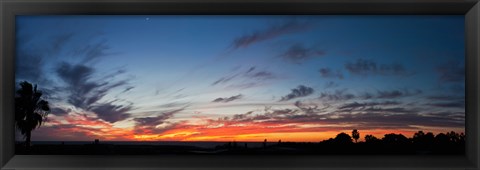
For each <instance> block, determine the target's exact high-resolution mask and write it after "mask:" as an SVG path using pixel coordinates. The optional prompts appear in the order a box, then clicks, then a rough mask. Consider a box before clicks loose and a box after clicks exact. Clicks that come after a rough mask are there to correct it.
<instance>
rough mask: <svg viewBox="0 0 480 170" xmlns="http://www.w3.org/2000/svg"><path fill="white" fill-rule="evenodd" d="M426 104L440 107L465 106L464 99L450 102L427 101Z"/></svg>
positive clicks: (461, 107)
mask: <svg viewBox="0 0 480 170" xmlns="http://www.w3.org/2000/svg"><path fill="white" fill-rule="evenodd" d="M427 105H428V106H434V107H441V108H460V109H463V108H465V101H451V102H436V103H428V104H427Z"/></svg>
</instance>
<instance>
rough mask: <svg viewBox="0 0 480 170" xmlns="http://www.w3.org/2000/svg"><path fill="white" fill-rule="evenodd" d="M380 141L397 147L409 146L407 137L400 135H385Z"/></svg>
mask: <svg viewBox="0 0 480 170" xmlns="http://www.w3.org/2000/svg"><path fill="white" fill-rule="evenodd" d="M382 141H383V142H384V143H386V144H390V145H392V144H393V145H398V144H409V143H410V142H409V140H408V138H407V137H405V136H403V135H402V134H394V133H390V134H385V136H384V137H383V139H382Z"/></svg>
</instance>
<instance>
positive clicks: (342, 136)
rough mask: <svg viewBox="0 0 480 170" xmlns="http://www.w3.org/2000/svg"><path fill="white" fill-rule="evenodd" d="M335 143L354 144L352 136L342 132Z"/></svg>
mask: <svg viewBox="0 0 480 170" xmlns="http://www.w3.org/2000/svg"><path fill="white" fill-rule="evenodd" d="M334 140H335V143H336V144H350V143H352V137H350V135H348V134H346V133H344V132H342V133H339V134H338V135H337V136H336V137H335V139H334Z"/></svg>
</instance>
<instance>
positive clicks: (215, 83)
mask: <svg viewBox="0 0 480 170" xmlns="http://www.w3.org/2000/svg"><path fill="white" fill-rule="evenodd" d="M237 76H238V74H234V75H228V76H225V77H221V78H220V79H218V80H216V81H215V82H213V83H212V86H215V85H217V84H224V83H227V82H229V81H231V80H233V79H234V78H235V77H237Z"/></svg>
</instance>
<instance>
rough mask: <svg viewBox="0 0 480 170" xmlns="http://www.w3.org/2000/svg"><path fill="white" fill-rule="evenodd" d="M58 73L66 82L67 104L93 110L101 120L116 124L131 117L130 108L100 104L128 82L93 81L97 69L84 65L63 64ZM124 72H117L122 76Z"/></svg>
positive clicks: (57, 70)
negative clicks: (108, 95) (114, 89)
mask: <svg viewBox="0 0 480 170" xmlns="http://www.w3.org/2000/svg"><path fill="white" fill-rule="evenodd" d="M56 73H57V75H58V76H59V78H60V79H61V80H63V81H64V82H65V87H64V89H65V90H66V92H67V93H66V94H67V102H68V103H70V104H72V105H73V106H75V107H77V108H82V109H84V110H91V111H93V112H95V113H96V114H97V116H98V117H99V118H100V119H103V120H105V121H108V122H110V123H114V122H116V121H120V120H124V119H126V118H128V117H129V114H127V113H126V112H128V111H130V110H131V109H132V108H131V107H130V106H123V105H114V104H112V103H111V102H110V103H99V101H100V100H101V99H102V98H103V97H104V96H106V95H107V94H108V93H109V92H110V91H111V89H113V88H116V87H122V86H125V85H127V81H126V80H121V81H108V82H107V81H103V80H92V77H93V76H94V73H95V69H94V68H92V67H89V66H85V65H82V64H69V63H66V62H63V63H61V64H60V65H59V67H58V68H57V69H56ZM121 73H122V72H116V74H121Z"/></svg>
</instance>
